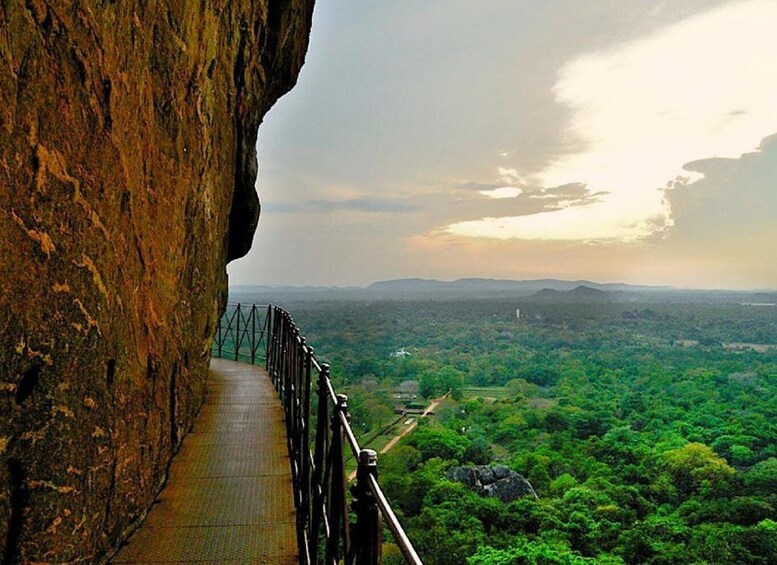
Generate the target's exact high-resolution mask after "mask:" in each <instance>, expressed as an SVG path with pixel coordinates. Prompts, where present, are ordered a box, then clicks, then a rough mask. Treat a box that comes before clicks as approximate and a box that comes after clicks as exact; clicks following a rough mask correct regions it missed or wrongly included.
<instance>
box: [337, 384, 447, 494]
mask: <svg viewBox="0 0 777 565" xmlns="http://www.w3.org/2000/svg"><path fill="white" fill-rule="evenodd" d="M448 394H450V393H449V392H446V393H445V394H443V395H442V396H441V397H440V398H435V399H434V400H432V402H431V403H430V404H429V406H427V407H426V408H424V411H423V412H422V413H421V414H420V415H419V416H417V417H416V418H415V419H414V420H413V423H412V424H410V425H409V426H407V427H406V428H405V429H404V430H402V431H401V432H399V433H398V434H397V435H395V436H394V437H393V438H391V441H389V442H388V443H387V444H386V445H385V446H384V447H383V449H381V450H380V453H381V455H383V454H384V453H388V451H389V450H390V449H391V448H392V447H394V446H395V445H396V444H398V443H399V440H401V439H402V438H403V437H405V436H406V435H407V434H409V433H410V432H412V431H413V430H414V429H415V428H416V426H418V418H424V417H426V416H428V415H429V413H430V412H432V411H434V410H435V409H436V408H437V407H438V406H439V405H440V403H441V402H442V401H443V400H445V398H447V396H448ZM355 478H356V471H354V472H352V473H351V474H350V475H348V480H349V481H352V480H354V479H355Z"/></svg>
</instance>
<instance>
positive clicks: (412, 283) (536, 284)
mask: <svg viewBox="0 0 777 565" xmlns="http://www.w3.org/2000/svg"><path fill="white" fill-rule="evenodd" d="M580 287H582V288H584V289H585V288H588V289H592V290H602V291H612V290H631V291H661V290H677V289H674V288H672V287H669V286H648V285H632V284H625V283H597V282H593V281H587V280H577V281H565V280H560V279H531V280H507V279H478V278H468V279H458V280H455V281H439V280H435V279H418V278H416V279H396V280H390V281H380V282H376V283H372V284H371V285H370V286H368V287H367V288H368V289H371V290H380V291H386V290H391V291H418V290H442V291H445V290H467V291H491V292H494V291H498V292H505V291H525V292H528V293H531V292H537V291H541V290H544V289H548V290H557V291H560V292H567V291H570V290H575V289H577V288H580Z"/></svg>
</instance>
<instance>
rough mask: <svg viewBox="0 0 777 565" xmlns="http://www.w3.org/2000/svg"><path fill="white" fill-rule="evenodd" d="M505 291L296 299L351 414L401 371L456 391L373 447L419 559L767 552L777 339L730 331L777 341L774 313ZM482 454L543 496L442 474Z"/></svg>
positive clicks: (372, 417)
mask: <svg viewBox="0 0 777 565" xmlns="http://www.w3.org/2000/svg"><path fill="white" fill-rule="evenodd" d="M516 303H517V301H516V300H502V301H500V300H492V301H488V300H482V301H451V302H423V303H420V302H416V303H402V302H392V303H385V304H348V305H343V304H341V303H340V304H336V305H333V304H316V305H315V306H308V309H307V310H306V309H305V308H304V307H300V308H296V307H295V308H293V310H294V312H295V319H296V320H297V321H298V322H299V323H300V324H301V325H302V327H304V328H306V330H307V331H308V332H310V333H309V335H308V338H309V342H310V343H314V344H316V346H317V347H318V348H319V349H318V352H319V354H321V355H323V357H324V358H326V357H331V358H332V361H333V362H334V365H333V374H334V375H335V384H336V385H337V386H338V387H340V386H341V383H342V384H347V385H348V392H349V394H350V395H351V399H352V400H351V405H352V412H353V421H354V423H355V424H356V425H357V426H361V427H362V428H366V429H372V428H375V427H377V426H378V425H379V422H380V421H381V420H382V419H383V418H385V416H386V411H385V410H384V411H381V409H380V408H379V407H380V406H384V407H386V406H389V407H390V405H391V391H392V390H393V387H395V386H397V385H398V384H399V383H401V382H402V381H406V380H416V381H418V382H419V385H420V387H421V392H422V393H423V394H424V395H426V396H427V397H430V398H434V397H438V396H439V395H441V394H442V393H444V392H446V391H447V390H449V389H451V390H454V392H455V390H456V389H457V388H458V390H459V391H460V392H461V393H462V398H461V399H458V402H456V401H454V400H452V399H448V400H446V401H445V402H444V404H443V405H441V406H440V407H439V408H438V409H437V410H436V412H437V414H436V416H435V417H433V418H429V419H421V420H420V421H419V425H418V427H417V429H416V430H415V431H414V432H413V433H412V434H410V435H409V436H408V437H406V438H405V439H403V440H402V442H400V444H399V446H397V447H395V448H394V449H393V450H392V451H390V452H389V453H388V454H386V455H381V456H380V460H379V474H380V479H381V482H382V484H383V486H384V489H385V491H386V493H387V495H388V497H389V499H390V500H391V502H392V504H393V505H394V507H395V509H396V510H397V511H398V513H399V515H400V518H401V520H402V522H403V524H404V525H405V527H406V529H407V532H408V534H409V536H410V538H411V539H412V540H413V541H414V543H415V544H416V546H417V548H418V550H419V552H420V553H421V556H422V558H423V560H424V563H427V564H428V565H454V564H456V565H459V564H462V563H469V564H470V565H486V564H488V565H499V564H514V563H515V564H562V563H563V564H580V563H600V564H616V563H628V564H638V563H650V564H654V565H658V564H676V565H687V564H721V565H728V564H740V563H741V564H749V563H752V564H758V565H771V564H772V563H775V562H777V560H775V555H777V348H774V349H768V350H766V351H753V350H740V351H737V350H733V349H727V348H725V347H724V346H723V344H726V343H732V342H736V343H761V344H764V343H765V344H770V343H771V344H775V343H777V309H775V308H760V309H759V308H753V307H746V306H740V305H738V304H718V305H715V304H644V305H635V304H628V305H626V304H598V305H595V306H594V305H576V304H565V305H558V304H541V305H540V304H534V305H532V304H528V303H527V304H525V305H523V304H521V312H522V318H524V316H525V318H524V319H522V320H520V321H517V320H515V306H516ZM518 303H519V304H520V302H518ZM535 316H539V318H537V317H535ZM681 340H693V342H698V345H694V344H693V342H683V341H681ZM689 343H690V345H689ZM705 344H706V345H705ZM400 348H405V349H407V350H408V351H411V352H412V356H411V357H402V358H397V357H392V356H391V353H392V352H394V351H396V350H398V349H400ZM494 387H504V388H501V389H499V390H498V393H497V392H496V391H494ZM455 396H456V397H458V394H456V395H455ZM481 396H482V397H481ZM494 462H499V463H502V464H505V465H507V466H509V467H510V468H511V469H513V470H514V471H516V472H518V473H520V474H521V475H523V476H524V477H526V478H527V479H528V480H529V481H530V483H531V484H532V486H533V487H534V489H535V491H536V492H537V495H538V499H537V500H535V499H534V498H533V497H527V498H522V499H519V500H516V501H513V502H510V503H503V502H501V501H500V500H498V499H495V498H483V497H481V496H479V495H478V494H477V493H476V492H475V491H474V490H470V489H469V488H467V487H465V486H464V485H461V484H457V483H453V482H451V481H450V480H449V479H448V478H447V473H448V470H449V469H450V467H452V466H453V465H464V464H466V465H476V464H488V463H494Z"/></svg>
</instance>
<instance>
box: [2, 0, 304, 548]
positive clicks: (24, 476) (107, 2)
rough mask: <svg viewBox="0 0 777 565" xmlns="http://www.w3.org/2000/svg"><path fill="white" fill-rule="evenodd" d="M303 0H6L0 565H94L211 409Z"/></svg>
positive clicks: (295, 59)
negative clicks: (232, 288)
mask: <svg viewBox="0 0 777 565" xmlns="http://www.w3.org/2000/svg"><path fill="white" fill-rule="evenodd" d="M312 9H313V2H312V0H208V1H202V2H193V1H192V2H189V1H185V2H184V1H180V0H156V1H151V2H147V1H141V0H134V1H132V0H126V1H125V0H123V1H121V2H116V1H114V0H93V1H87V2H79V1H75V0H26V1H22V0H8V1H5V2H2V3H0V340H1V343H0V562H3V563H6V562H8V563H15V562H41V563H44V562H57V563H74V562H97V561H100V560H101V559H102V558H103V556H105V555H106V554H107V553H108V552H110V550H111V548H112V547H115V546H116V544H117V543H119V542H120V541H121V539H122V538H123V537H125V536H126V534H127V532H128V530H129V528H131V527H132V525H133V524H134V523H135V522H136V521H137V520H138V519H139V518H140V517H141V516H142V515H143V514H144V512H145V511H146V510H147V508H148V507H149V505H150V504H151V502H152V500H153V498H154V496H155V493H156V492H157V490H158V489H159V487H160V485H161V483H162V481H163V479H164V475H165V472H166V468H167V464H168V462H169V459H170V457H171V455H172V453H173V452H174V451H175V449H176V447H177V445H178V444H179V442H180V440H181V437H182V435H183V434H184V433H185V431H186V430H187V429H188V428H189V427H190V425H191V423H192V421H193V418H194V416H195V414H196V413H197V410H198V408H199V406H200V405H201V403H202V400H203V395H204V380H205V375H206V370H207V364H208V362H209V357H210V353H209V348H210V343H211V336H212V335H213V332H214V329H215V327H216V324H217V321H218V318H219V315H220V313H221V312H222V309H223V307H224V302H225V300H226V289H227V279H226V271H225V266H226V263H227V261H228V260H230V259H233V258H236V257H240V256H242V255H244V254H245V253H246V252H247V251H248V249H249V248H250V246H251V240H252V237H253V232H254V229H255V227H256V222H257V219H258V213H259V203H258V200H257V197H256V193H255V190H254V181H255V178H256V172H257V164H256V155H255V142H256V136H257V128H258V126H259V123H260V122H261V120H262V117H263V116H264V114H265V113H266V112H267V110H268V109H269V108H270V107H271V106H272V105H273V103H274V102H275V101H276V100H277V99H278V97H280V96H281V95H283V94H284V93H285V92H286V91H287V90H288V89H290V88H291V87H292V86H293V85H294V83H295V81H296V77H297V73H298V72H299V69H300V67H301V65H302V63H303V60H304V56H305V51H306V49H307V41H308V33H309V29H310V25H311V17H312V16H311V13H312Z"/></svg>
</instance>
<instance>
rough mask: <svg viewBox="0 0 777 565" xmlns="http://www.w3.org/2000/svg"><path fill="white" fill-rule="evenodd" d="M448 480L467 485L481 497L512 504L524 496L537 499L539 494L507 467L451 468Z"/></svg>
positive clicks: (477, 466)
mask: <svg viewBox="0 0 777 565" xmlns="http://www.w3.org/2000/svg"><path fill="white" fill-rule="evenodd" d="M448 478H449V479H450V480H452V481H456V482H457V483H462V484H464V485H467V486H468V487H469V488H471V489H472V490H474V491H476V492H477V493H478V494H479V495H480V496H486V497H492V498H498V499H499V500H501V501H502V502H512V501H513V500H517V499H519V498H523V497H524V496H531V497H533V498H537V493H535V492H534V489H533V488H532V486H531V483H529V481H527V480H526V479H525V478H524V477H523V476H521V475H520V474H518V473H516V472H515V471H513V470H512V469H510V468H509V467H506V466H505V465H476V466H475V467H451V468H450V469H449V470H448Z"/></svg>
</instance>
